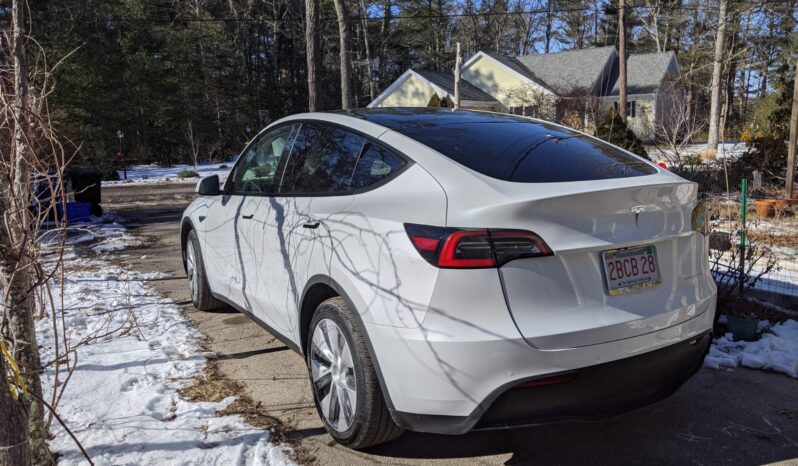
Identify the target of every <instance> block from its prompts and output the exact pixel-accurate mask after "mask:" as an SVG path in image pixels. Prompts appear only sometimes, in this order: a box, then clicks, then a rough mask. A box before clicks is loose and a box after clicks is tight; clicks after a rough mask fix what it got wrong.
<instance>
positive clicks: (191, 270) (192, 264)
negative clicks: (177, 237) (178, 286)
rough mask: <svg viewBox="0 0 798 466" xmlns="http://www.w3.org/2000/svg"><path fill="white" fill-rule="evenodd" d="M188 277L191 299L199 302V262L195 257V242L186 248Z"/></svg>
mask: <svg viewBox="0 0 798 466" xmlns="http://www.w3.org/2000/svg"><path fill="white" fill-rule="evenodd" d="M186 275H188V288H189V290H190V291H191V299H193V300H194V301H197V280H198V276H197V260H196V256H195V255H194V242H193V241H191V242H189V243H188V246H187V247H186Z"/></svg>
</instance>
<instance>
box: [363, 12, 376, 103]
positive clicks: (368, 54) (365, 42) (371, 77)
mask: <svg viewBox="0 0 798 466" xmlns="http://www.w3.org/2000/svg"><path fill="white" fill-rule="evenodd" d="M360 12H361V14H362V15H363V19H362V23H363V45H364V47H365V48H366V50H365V51H366V77H367V79H368V80H369V99H370V100H374V94H375V91H374V70H372V69H371V67H372V62H371V46H370V45H369V22H368V19H367V18H368V15H367V10H366V3H365V2H364V1H363V0H360Z"/></svg>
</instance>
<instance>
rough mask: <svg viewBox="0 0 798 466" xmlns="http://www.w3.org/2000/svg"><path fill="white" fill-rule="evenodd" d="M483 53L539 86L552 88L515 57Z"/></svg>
mask: <svg viewBox="0 0 798 466" xmlns="http://www.w3.org/2000/svg"><path fill="white" fill-rule="evenodd" d="M482 53H483V54H485V55H487V56H489V57H490V58H492V59H494V60H496V61H498V62H499V63H501V64H502V65H504V66H506V67H508V68H510V69H511V70H513V71H515V72H516V73H518V74H520V75H521V76H523V77H525V78H527V79H529V80H530V81H534V82H535V83H537V84H539V85H540V86H542V87H544V88H546V89H548V90H552V89H551V88H549V86H548V85H546V83H545V82H543V81H542V80H541V79H540V78H538V77H537V76H535V73H534V72H532V70H530V69H529V68H527V67H525V66H524V65H523V64H522V63H521V62H520V61H518V59H517V58H515V57H508V56H506V55H499V54H497V53H490V52H482Z"/></svg>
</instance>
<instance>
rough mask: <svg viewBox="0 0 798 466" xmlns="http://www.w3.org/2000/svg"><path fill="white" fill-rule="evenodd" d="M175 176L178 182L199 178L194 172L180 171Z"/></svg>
mask: <svg viewBox="0 0 798 466" xmlns="http://www.w3.org/2000/svg"><path fill="white" fill-rule="evenodd" d="M175 176H177V179H178V180H185V179H188V178H199V173H197V172H195V171H194V170H180V171H179V172H177V175H175Z"/></svg>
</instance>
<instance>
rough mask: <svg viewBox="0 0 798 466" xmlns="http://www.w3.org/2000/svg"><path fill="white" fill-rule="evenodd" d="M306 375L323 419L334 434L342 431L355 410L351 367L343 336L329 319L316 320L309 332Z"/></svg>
mask: <svg viewBox="0 0 798 466" xmlns="http://www.w3.org/2000/svg"><path fill="white" fill-rule="evenodd" d="M310 372H311V379H312V381H313V391H314V393H315V394H316V399H317V400H318V402H319V406H320V408H321V412H322V415H323V416H324V419H326V420H327V423H328V424H329V425H330V426H332V428H333V429H335V430H336V431H338V432H344V431H346V430H347V429H349V427H350V426H351V425H352V421H353V420H354V418H355V409H356V408H357V379H356V376H355V364H354V362H353V360H352V351H351V350H350V348H349V344H348V343H347V341H346V337H345V336H344V334H343V332H342V331H341V328H340V327H338V324H336V323H335V322H334V321H332V320H330V319H322V320H320V321H319V322H318V323H317V324H316V328H314V329H313V340H312V342H311V351H310Z"/></svg>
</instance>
